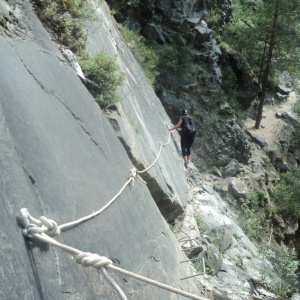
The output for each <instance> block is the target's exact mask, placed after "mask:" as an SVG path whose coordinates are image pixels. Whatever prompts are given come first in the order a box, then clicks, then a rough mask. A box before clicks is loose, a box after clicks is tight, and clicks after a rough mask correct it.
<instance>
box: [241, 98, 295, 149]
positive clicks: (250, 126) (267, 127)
mask: <svg viewBox="0 0 300 300" xmlns="http://www.w3.org/2000/svg"><path fill="white" fill-rule="evenodd" d="M296 100H297V97H296V94H295V92H291V94H290V96H289V97H288V99H287V100H285V101H283V102H281V103H280V104H266V105H264V109H263V115H262V120H261V123H260V128H259V129H255V128H254V125H255V120H253V119H251V118H247V119H246V121H245V123H244V128H245V129H247V130H248V131H249V132H250V133H253V134H254V135H258V136H260V137H262V138H264V139H265V140H266V142H267V143H268V145H269V146H270V147H271V148H272V147H276V144H277V143H276V142H277V141H278V136H279V135H280V133H281V131H282V129H283V127H284V125H285V124H286V123H285V121H284V120H282V119H281V118H277V117H276V113H282V112H284V111H292V108H293V105H294V103H295V102H296Z"/></svg>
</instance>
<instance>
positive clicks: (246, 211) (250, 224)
mask: <svg viewBox="0 0 300 300" xmlns="http://www.w3.org/2000/svg"><path fill="white" fill-rule="evenodd" d="M240 201H241V215H240V218H239V221H240V225H241V227H242V229H243V230H244V231H245V233H246V235H247V236H248V237H249V238H250V239H257V238H258V237H259V238H261V237H262V236H263V235H264V233H265V229H266V224H264V220H261V218H260V216H259V214H258V212H259V207H260V206H262V204H264V203H265V202H266V196H265V194H264V193H263V192H262V191H260V190H254V191H253V192H250V193H248V194H247V195H246V196H245V197H243V198H241V199H240Z"/></svg>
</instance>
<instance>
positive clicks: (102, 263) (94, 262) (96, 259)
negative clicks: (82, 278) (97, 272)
mask: <svg viewBox="0 0 300 300" xmlns="http://www.w3.org/2000/svg"><path fill="white" fill-rule="evenodd" d="M75 261H76V263H77V264H81V265H82V266H84V267H94V268H96V269H100V268H102V267H106V266H108V265H111V264H112V261H111V260H110V259H109V258H107V257H105V256H100V255H98V254H94V253H89V252H82V253H81V254H78V255H77V256H75Z"/></svg>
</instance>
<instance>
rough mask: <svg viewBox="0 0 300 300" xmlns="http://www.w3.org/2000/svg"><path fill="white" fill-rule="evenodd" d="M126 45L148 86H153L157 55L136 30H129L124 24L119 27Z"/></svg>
mask: <svg viewBox="0 0 300 300" xmlns="http://www.w3.org/2000/svg"><path fill="white" fill-rule="evenodd" d="M120 30H121V33H122V36H123V38H124V40H125V43H126V45H127V46H128V47H129V48H130V49H131V51H132V53H133V55H134V57H135V58H136V60H137V61H138V62H139V64H140V65H141V67H142V69H143V71H144V73H145V75H146V77H147V80H148V82H149V84H153V83H154V81H155V79H156V77H157V76H158V72H157V70H156V66H157V63H158V55H157V53H156V51H155V49H154V46H153V44H152V43H150V42H148V41H147V40H146V39H145V38H144V37H143V36H141V35H140V34H139V33H138V31H137V30H132V29H129V27H128V26H127V25H126V24H125V25H123V26H121V27H120Z"/></svg>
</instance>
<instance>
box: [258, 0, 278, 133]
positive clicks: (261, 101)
mask: <svg viewBox="0 0 300 300" xmlns="http://www.w3.org/2000/svg"><path fill="white" fill-rule="evenodd" d="M280 1H281V0H276V5H275V11H274V18H273V24H272V27H271V33H270V42H269V51H268V56H267V63H266V67H265V71H264V73H263V80H262V85H261V93H260V95H259V105H258V109H257V114H256V120H255V128H256V129H258V128H259V125H260V121H261V117H262V112H263V105H264V101H265V97H266V90H267V85H268V79H269V74H270V68H271V62H272V57H273V49H274V47H275V40H276V28H277V23H278V15H279V5H280Z"/></svg>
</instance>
